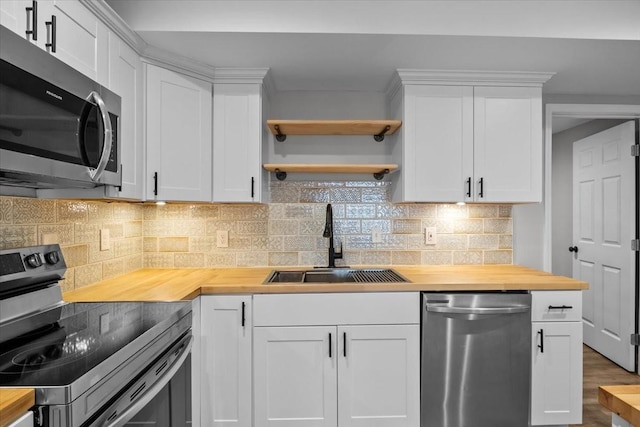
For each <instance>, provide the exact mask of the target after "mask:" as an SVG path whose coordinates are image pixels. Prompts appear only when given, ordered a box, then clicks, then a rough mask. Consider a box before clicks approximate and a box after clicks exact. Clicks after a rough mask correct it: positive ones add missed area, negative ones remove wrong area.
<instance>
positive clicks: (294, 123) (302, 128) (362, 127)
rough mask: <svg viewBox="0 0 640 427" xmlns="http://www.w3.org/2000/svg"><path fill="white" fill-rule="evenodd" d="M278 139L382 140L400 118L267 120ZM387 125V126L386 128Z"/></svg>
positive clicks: (394, 128) (400, 124)
mask: <svg viewBox="0 0 640 427" xmlns="http://www.w3.org/2000/svg"><path fill="white" fill-rule="evenodd" d="M267 126H269V130H271V133H272V134H274V135H276V139H278V141H280V140H282V141H284V140H285V139H286V136H287V135H372V136H374V138H375V139H376V141H378V140H379V141H382V140H383V139H384V136H385V135H392V134H393V133H394V132H395V131H397V130H398V128H400V126H402V121H401V120H267ZM387 127H388V128H387Z"/></svg>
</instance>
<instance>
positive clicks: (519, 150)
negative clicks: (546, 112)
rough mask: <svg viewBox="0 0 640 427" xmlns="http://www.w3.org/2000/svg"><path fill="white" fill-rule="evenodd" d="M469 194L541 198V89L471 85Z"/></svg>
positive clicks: (484, 198) (484, 197) (481, 199)
mask: <svg viewBox="0 0 640 427" xmlns="http://www.w3.org/2000/svg"><path fill="white" fill-rule="evenodd" d="M473 95H474V96H473V105H474V109H473V119H474V120H473V123H474V126H473V142H474V144H473V158H474V162H473V177H474V187H475V188H474V192H473V195H472V196H473V197H472V199H473V200H474V201H477V202H500V203H502V202H540V201H542V99H541V96H542V89H540V88H531V87H476V88H474V90H473Z"/></svg>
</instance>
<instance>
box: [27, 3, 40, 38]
mask: <svg viewBox="0 0 640 427" xmlns="http://www.w3.org/2000/svg"><path fill="white" fill-rule="evenodd" d="M26 9H27V14H29V12H31V29H30V30H27V31H26V33H27V36H29V35H31V40H38V2H37V1H36V0H33V2H32V3H31V7H27V8H26ZM27 28H29V18H28V17H27Z"/></svg>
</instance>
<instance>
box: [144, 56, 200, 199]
mask: <svg viewBox="0 0 640 427" xmlns="http://www.w3.org/2000/svg"><path fill="white" fill-rule="evenodd" d="M146 67H147V101H146V112H147V135H146V140H147V184H146V187H147V199H149V200H176V201H179V200H183V201H193V202H196V201H203V202H205V201H211V84H210V83H207V82H204V81H202V80H198V79H194V78H192V77H188V76H185V75H182V74H178V73H175V72H173V71H169V70H166V69H163V68H159V67H156V66H153V65H147V66H146ZM156 174H157V175H156ZM154 190H157V191H154ZM156 193H157V194H156Z"/></svg>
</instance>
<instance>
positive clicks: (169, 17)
mask: <svg viewBox="0 0 640 427" xmlns="http://www.w3.org/2000/svg"><path fill="white" fill-rule="evenodd" d="M106 3H107V4H108V5H110V6H111V7H112V8H113V9H114V10H115V11H116V13H118V14H119V15H120V16H121V17H122V18H123V19H124V21H125V22H127V24H128V25H129V26H130V27H131V28H132V29H133V30H134V31H136V32H137V33H138V34H139V35H140V36H141V37H142V38H143V39H144V40H145V42H146V43H148V44H149V45H151V46H154V47H157V48H161V49H164V50H167V51H170V52H173V53H175V54H178V55H181V56H184V57H188V58H191V59H193V60H196V61H199V62H203V63H206V64H208V65H211V66H214V67H257V68H258V67H259V68H262V67H268V68H270V69H271V71H270V72H271V75H272V77H273V80H274V83H275V86H276V89H278V90H342V91H343V90H352V91H384V90H385V88H386V86H387V84H388V83H389V81H390V79H391V76H392V74H393V72H394V70H396V69H397V68H418V69H441V70H442V69H444V70H453V69H456V70H499V71H544V72H555V73H556V74H555V76H554V77H552V78H551V80H549V82H548V83H546V84H545V86H544V88H543V90H544V93H547V94H581V95H612V96H633V95H635V96H640V72H639V71H638V70H640V25H638V22H640V0H628V1H617V0H604V1H599V0H587V1H569V0H566V1H565V0H544V1H533V0H509V1H506V0H492V1H484V0H465V1H458V0H447V1H433V0H410V1H405V0H395V1H387V0H368V1H367V0H351V1H341V0H278V1H271V0H232V1H214V0H208V1H190V0H181V1H158V0H155V1H154V2H153V7H150V4H151V2H150V1H148V0H106Z"/></svg>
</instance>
